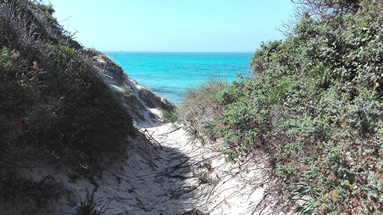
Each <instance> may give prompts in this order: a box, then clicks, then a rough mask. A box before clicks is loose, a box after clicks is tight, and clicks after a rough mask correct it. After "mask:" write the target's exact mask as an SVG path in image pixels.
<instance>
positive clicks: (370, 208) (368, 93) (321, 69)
mask: <svg viewBox="0 0 383 215" xmlns="http://www.w3.org/2000/svg"><path fill="white" fill-rule="evenodd" d="M304 2H305V3H308V4H310V1H304ZM312 2H322V3H323V1H312ZM345 3H347V2H345ZM309 6H313V7H316V6H315V5H309ZM313 7H312V8H313ZM345 7H348V6H347V4H346V5H345ZM382 11H383V3H382V2H381V1H374V0H363V1H358V2H356V3H354V2H353V3H352V4H351V6H350V8H348V9H345V10H344V11H343V12H344V13H342V14H341V13H332V12H331V9H330V10H329V11H327V12H326V14H325V15H326V16H322V17H312V16H310V14H306V15H305V16H303V17H302V19H301V20H300V21H299V23H297V25H296V26H295V28H294V29H293V30H292V32H290V33H291V34H290V35H291V36H289V37H288V38H286V39H285V40H284V41H274V42H269V43H264V44H262V45H261V47H260V49H259V50H257V51H256V52H255V54H254V56H253V58H252V62H251V65H252V66H253V72H254V74H255V77H253V78H247V79H245V80H243V81H240V82H236V83H234V84H233V85H231V86H229V87H226V88H225V89H223V90H221V91H219V92H216V93H215V99H212V100H210V101H211V102H210V103H209V106H207V105H205V106H202V107H201V109H204V108H207V107H210V106H212V107H214V108H215V109H214V114H213V115H214V117H211V118H210V120H208V121H202V122H203V123H202V124H203V126H199V127H197V128H196V129H197V133H201V134H205V135H204V137H205V138H208V139H210V140H216V139H221V140H223V142H224V145H223V146H222V148H223V152H224V153H225V154H226V155H227V157H228V158H229V159H231V160H234V161H235V160H236V159H238V157H240V156H251V154H252V153H253V152H255V151H256V150H263V151H264V152H266V153H268V154H269V155H271V156H272V157H273V158H274V160H273V161H272V163H273V164H275V165H274V166H273V167H274V168H275V173H276V175H275V176H276V177H277V178H278V179H279V183H278V186H277V187H278V189H279V190H280V191H281V193H283V197H282V199H284V200H283V201H282V202H285V204H286V207H285V212H294V213H299V214H329V213H332V214H380V213H382V212H383V198H382V196H383V195H382V191H383V190H382V183H383V179H382V178H383V177H382V174H383V171H382V170H383V168H382V167H383V162H382V155H383V150H382V140H383V136H382V135H383V118H382V114H381V113H382V105H383V102H382V98H383V91H382V89H383V88H382V86H383V85H382V84H383V76H382V72H383V66H382V65H383V64H382V53H383V51H382V50H383V45H382V44H383V43H382V42H383V41H382V38H383V31H382V28H381V26H383V20H382V19H377V18H376V17H379V16H382ZM180 115H181V117H186V118H187V117H188V116H187V115H185V114H183V113H181V114H180ZM192 119H198V117H192ZM197 123H198V122H197ZM199 123H201V121H200V122H199ZM255 155H256V154H253V156H255Z"/></svg>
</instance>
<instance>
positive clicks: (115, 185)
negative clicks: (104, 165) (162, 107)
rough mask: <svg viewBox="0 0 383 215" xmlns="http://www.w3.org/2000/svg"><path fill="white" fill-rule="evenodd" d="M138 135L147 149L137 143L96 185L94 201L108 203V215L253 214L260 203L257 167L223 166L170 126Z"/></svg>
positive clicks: (209, 149)
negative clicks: (146, 140) (143, 136)
mask: <svg viewBox="0 0 383 215" xmlns="http://www.w3.org/2000/svg"><path fill="white" fill-rule="evenodd" d="M140 130H141V132H142V133H144V134H145V135H146V136H147V137H148V138H149V139H152V143H147V142H145V141H144V139H143V138H141V137H137V138H136V139H135V143H136V144H134V146H130V147H128V148H127V153H126V156H125V159H124V160H123V161H122V163H119V164H118V165H115V166H114V167H112V168H110V169H109V170H108V171H105V172H104V173H103V177H102V179H101V180H98V181H97V183H98V184H99V185H100V186H99V188H98V190H97V192H96V195H95V196H96V198H97V199H103V201H104V202H108V201H109V200H111V203H110V209H109V210H108V212H109V213H110V214H184V213H186V212H190V211H192V210H194V212H195V211H196V210H199V211H201V212H203V213H205V214H209V213H210V214H252V212H253V211H254V210H255V206H256V203H258V202H259V201H260V200H261V199H262V198H263V191H264V188H263V185H264V184H263V182H264V181H263V180H264V179H265V176H264V174H265V169H264V168H259V165H255V164H254V163H253V164H252V163H251V161H244V162H243V163H241V164H230V163H227V162H225V160H224V157H223V156H222V155H220V153H219V148H216V147H215V146H213V145H209V146H202V145H201V144H199V143H198V142H196V141H192V140H191V139H190V138H189V137H188V136H187V134H186V131H185V130H184V129H183V128H181V127H175V126H174V125H171V124H162V125H159V126H156V127H152V128H146V129H140ZM261 173H262V174H261ZM263 212H264V211H263ZM263 212H261V214H264V213H263ZM193 214H196V213H193Z"/></svg>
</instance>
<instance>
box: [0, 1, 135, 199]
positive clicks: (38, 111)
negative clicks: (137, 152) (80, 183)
mask: <svg viewBox="0 0 383 215" xmlns="http://www.w3.org/2000/svg"><path fill="white" fill-rule="evenodd" d="M53 12H54V10H53V8H52V7H51V6H49V5H45V4H42V3H41V2H40V1H36V0H34V1H29V0H0V194H1V195H0V196H1V198H2V200H5V201H9V200H12V199H11V198H8V197H7V196H9V195H8V194H9V193H13V194H15V193H14V192H19V193H23V195H25V196H24V198H29V197H28V196H27V195H29V194H31V195H36V192H35V191H36V189H37V190H41V192H44V190H45V191H49V192H53V191H52V189H51V188H46V187H47V186H46V183H44V181H41V182H33V181H31V185H30V186H27V185H26V186H21V187H15V186H13V184H12V183H13V180H12V178H16V179H17V180H18V181H22V182H23V184H25V183H26V182H25V181H26V180H31V179H29V178H25V179H23V178H22V176H18V172H19V171H22V170H23V169H26V168H28V166H29V165H30V164H31V163H33V162H36V161H46V162H49V163H51V164H65V165H68V166H70V167H72V168H73V169H75V170H77V171H78V172H81V173H82V174H85V175H92V174H94V173H95V172H97V171H98V170H99V169H100V168H101V167H102V162H103V159H104V158H105V157H106V156H108V155H109V154H113V153H114V152H116V151H121V150H120V149H121V147H122V143H123V142H126V137H127V136H128V135H129V134H132V132H133V129H134V128H133V125H132V119H131V117H130V116H129V114H128V113H127V112H126V110H125V109H124V108H123V107H122V106H121V104H120V103H119V102H118V101H117V100H116V99H115V97H114V96H113V94H112V92H111V91H110V89H109V88H108V86H107V85H106V84H105V83H104V82H103V81H102V79H101V78H100V77H99V76H98V75H97V71H96V68H95V67H94V66H93V64H92V58H91V57H92V53H93V52H92V51H88V50H86V49H84V48H83V47H82V46H81V45H80V44H79V43H77V42H76V41H75V40H73V34H71V33H69V32H67V31H65V30H64V29H63V28H62V27H61V26H60V25H59V23H58V22H57V21H56V19H55V18H54V17H53ZM27 164H28V165H27ZM10 183H11V184H10ZM34 184H37V185H36V186H35V185H34ZM50 184H55V183H53V182H52V183H50ZM49 186H51V185H49ZM12 188H15V189H14V190H13V191H12V190H10V189H12ZM40 188H41V189H40ZM54 193H57V192H56V191H54ZM52 195H53V194H52ZM44 196H48V197H49V196H50V194H49V193H47V194H46V195H44V194H41V196H40V197H41V198H42V199H41V200H39V202H41V203H45V202H46V201H44V199H43V198H44ZM3 198H4V199H3ZM31 198H34V197H33V196H32V197H31ZM51 199H57V195H54V198H51Z"/></svg>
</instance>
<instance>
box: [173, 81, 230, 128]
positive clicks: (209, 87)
mask: <svg viewBox="0 0 383 215" xmlns="http://www.w3.org/2000/svg"><path fill="white" fill-rule="evenodd" d="M228 86H229V83H228V82H227V80H225V79H213V80H210V81H208V82H206V83H203V84H201V85H199V86H197V87H196V88H191V89H189V90H188V91H187V92H186V94H185V97H184V99H183V101H182V103H181V105H180V107H179V108H178V110H177V111H178V121H180V122H182V123H184V124H185V125H187V126H188V127H189V128H190V131H192V132H191V133H192V134H196V132H198V130H200V129H198V128H200V127H201V126H202V124H203V123H204V122H206V121H207V119H211V118H213V117H214V106H213V105H212V101H214V100H215V97H216V95H217V93H218V92H219V91H221V90H222V89H225V88H227V87H228Z"/></svg>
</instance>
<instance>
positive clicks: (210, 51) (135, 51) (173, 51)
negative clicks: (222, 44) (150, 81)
mask: <svg viewBox="0 0 383 215" xmlns="http://www.w3.org/2000/svg"><path fill="white" fill-rule="evenodd" d="M100 51H101V52H130V53H254V52H255V51H122V50H121V51H110V50H100Z"/></svg>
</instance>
